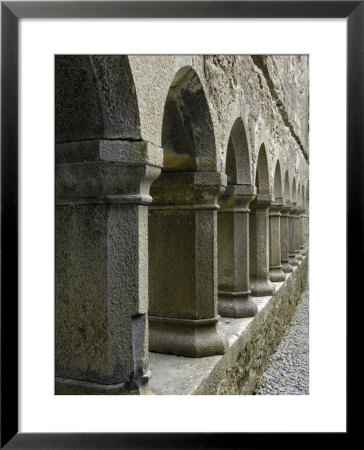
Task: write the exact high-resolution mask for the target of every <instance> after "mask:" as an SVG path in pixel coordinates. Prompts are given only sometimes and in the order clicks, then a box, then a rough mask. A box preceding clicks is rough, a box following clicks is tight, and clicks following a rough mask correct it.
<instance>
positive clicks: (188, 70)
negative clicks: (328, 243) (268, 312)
mask: <svg viewBox="0 0 364 450" xmlns="http://www.w3.org/2000/svg"><path fill="white" fill-rule="evenodd" d="M307 68H308V57H307V56H296V55H288V56H279V57H276V56H267V57H265V56H259V57H255V56H253V57H251V56H249V55H236V56H233V55H207V56H202V55H182V56H173V55H159V56H145V55H134V56H123V55H88V56H87V55H84V56H82V55H81V56H75V55H65V56H57V57H56V142H57V145H56V154H55V157H56V164H57V166H56V227H57V229H56V259H57V261H56V278H57V279H56V310H57V315H58V314H59V317H58V316H57V318H56V319H57V323H56V359H57V361H56V375H57V380H56V392H57V393H60V394H124V393H130V394H145V393H148V392H149V388H148V379H149V377H150V374H149V372H148V364H147V357H146V351H147V347H148V318H147V312H148V294H147V292H148V277H149V278H150V280H149V281H150V282H151V283H152V284H153V288H152V290H151V291H153V292H154V294H153V295H154V297H153V298H154V300H152V301H151V304H152V309H151V310H150V311H153V307H155V315H153V316H151V318H150V335H151V348H152V349H153V348H154V349H157V351H163V352H172V353H176V354H178V355H180V354H184V355H186V356H193V357H199V356H209V358H202V360H201V359H200V361H201V364H202V361H203V360H204V359H205V360H213V359H216V358H217V359H219V360H220V359H221V358H223V359H225V356H224V357H222V356H210V355H222V354H223V353H224V352H225V348H226V338H224V336H223V335H222V334H221V329H224V331H225V332H226V333H227V335H228V336H229V339H231V337H232V335H231V330H229V329H226V327H225V325H228V324H227V323H226V324H225V322H223V321H222V322H221V320H222V319H220V325H221V326H220V325H217V322H216V321H217V317H218V316H217V312H218V311H217V267H219V279H220V280H222V279H223V278H224V280H223V281H222V284H221V287H222V288H223V289H225V290H220V288H219V291H220V292H219V298H220V300H219V302H218V305H219V312H220V314H224V315H228V316H231V317H232V318H231V320H232V321H233V322H234V321H235V320H243V321H244V320H255V318H254V319H251V318H249V319H248V318H246V319H234V317H248V316H253V315H254V314H256V306H255V303H259V302H264V301H265V300H264V299H265V297H259V298H258V297H255V298H254V300H252V299H251V298H249V296H248V292H249V285H248V282H247V280H248V276H247V273H249V272H253V276H252V280H251V288H252V289H253V291H254V293H255V295H268V293H269V292H271V291H272V290H273V285H272V284H271V283H270V282H269V279H268V265H269V263H271V264H270V266H271V268H272V269H273V270H276V269H278V266H279V265H280V261H279V262H277V264H276V263H275V262H274V264H273V259H272V260H271V261H269V256H268V255H270V256H271V257H273V256H274V257H276V258H275V259H277V261H278V258H277V255H278V252H277V250H276V251H274V249H272V246H273V247H275V248H276V249H277V248H278V247H277V246H278V245H279V242H278V241H279V240H280V245H281V246H282V249H281V253H282V258H280V259H282V260H283V259H284V261H283V262H282V266H283V268H284V267H285V268H286V269H288V268H289V267H290V268H291V266H290V265H289V264H288V261H285V260H286V258H284V257H283V256H284V255H283V254H284V250H283V247H284V246H283V245H282V235H284V233H283V234H282V229H281V231H280V233H278V235H279V237H278V240H277V233H276V232H274V229H277V223H274V221H273V222H271V227H269V219H268V215H267V214H266V213H264V214H261V215H260V213H259V212H258V214H255V213H256V211H257V208H256V207H254V205H253V208H252V215H251V218H252V219H251V220H250V224H249V222H248V213H247V212H244V211H237V210H236V207H237V204H236V205H235V206H234V205H233V206H232V205H231V204H229V202H232V203H233V202H234V196H231V198H230V199H229V198H228V196H225V197H224V196H222V197H221V201H220V203H221V206H222V208H221V210H220V211H222V210H223V209H225V213H224V212H221V213H220V212H219V213H218V215H217V211H216V209H217V198H218V197H219V195H220V194H221V192H222V191H223V189H224V187H225V185H226V179H225V176H224V175H221V174H222V173H226V175H227V178H228V184H229V185H236V186H238V185H250V186H251V185H253V184H254V178H255V185H256V186H257V188H258V197H259V195H260V196H264V195H270V193H272V192H274V194H275V198H277V192H276V180H277V176H276V172H277V169H276V172H273V167H277V166H278V165H279V167H280V164H282V167H285V169H286V178H287V192H288V191H289V192H291V191H292V196H291V195H288V196H286V192H285V199H286V200H287V201H289V200H292V201H294V202H296V203H295V205H296V209H297V207H298V208H299V207H300V206H302V208H305V209H307V210H308V198H309V196H308V188H309V187H308V176H309V169H308V154H309V149H308V120H307V117H308V115H307V111H308V70H307ZM161 147H163V151H162V149H161ZM274 161H275V162H276V164H275V166H274V165H273V162H274ZM277 161H278V163H277ZM279 162H280V163H279ZM161 168H162V170H163V172H164V173H163V174H162V176H161V177H160V178H158V180H157V182H155V183H153V184H152V188H151V193H150V192H149V191H150V186H151V183H152V182H153V180H155V179H156V177H157V176H158V175H159V173H160V169H161ZM178 172H179V173H178ZM181 172H182V173H181ZM289 180H293V181H292V183H290V182H289ZM295 180H300V183H299V184H298V189H297V192H296V181H295ZM285 181H286V179H285ZM300 186H301V188H300ZM245 188H247V187H246V186H245ZM228 189H229V188H228ZM239 189H242V188H240V187H239ZM285 190H286V188H285ZM293 192H294V195H293ZM296 194H297V195H296ZM152 197H153V200H154V204H153V207H152V208H150V213H149V214H150V216H151V218H152V217H153V219H152V222H153V223H152V224H151V226H148V217H147V215H148V214H147V208H148V205H149V204H150V202H151V201H152ZM240 200H241V201H242V202H243V203H244V201H248V198H247V197H246V198H243V197H241V199H240ZM305 202H306V203H305ZM243 203H242V205H243ZM231 206H232V209H234V208H235V209H234V212H233V213H231V212H228V210H229V208H230V207H231ZM248 206H249V203H247V204H246V208H245V206H244V208H243V209H247V208H248ZM259 209H260V210H262V208H260V207H259V208H258V210H259ZM217 216H218V221H219V224H220V225H219V230H220V231H222V232H223V239H221V240H220V237H221V236H217V234H216V233H217V232H216V226H217ZM263 216H265V218H264V217H263ZM294 217H296V220H295V219H294ZM291 218H293V223H292V221H291ZM291 218H290V219H288V218H287V222H288V221H290V226H291V225H292V226H293V233H292V242H293V244H292V251H293V261H295V263H296V264H298V262H297V261H296V255H298V254H300V255H303V254H304V253H305V252H306V251H307V249H308V241H307V240H305V239H304V237H305V235H306V227H305V226H304V219H303V211H299V213H298V209H297V211H294V212H291ZM283 222H284V221H283V220H282V217H281V221H280V226H281V228H284V225H283ZM295 222H296V223H295ZM306 222H308V220H306ZM295 225H296V226H295ZM307 225H308V224H307ZM148 228H149V233H150V235H151V236H152V237H153V241H154V242H153V243H152V244H151V249H153V252H154V256H153V252H151V253H150V258H151V259H150V261H149V262H151V261H152V262H153V265H152V266H150V267H151V270H150V273H149V275H148V235H147V233H148ZM287 228H288V227H287ZM295 228H296V233H295ZM249 229H250V237H253V241H254V242H253V243H252V242H250V244H249V245H248V243H247V242H248V238H249ZM238 230H241V231H240V232H239V231H238ZM269 230H270V232H271V237H270V238H269ZM267 233H268V234H267ZM287 233H288V234H289V230H288V229H287ZM229 235H230V236H233V237H234V240H233V241H230V240H229V238H228V236H229ZM217 238H218V239H219V255H220V256H221V260H220V259H218V260H217V259H216V258H217V257H218V258H220V257H219V256H218V255H217V254H216V253H217V242H216V241H217ZM220 241H221V242H220ZM224 242H225V244H224ZM249 247H251V248H254V249H255V251H254V252H253V253H254V254H253V256H251V255H252V252H251V248H250V255H249ZM269 247H271V249H272V250H271V251H269ZM229 254H230V255H233V259H229V256H228V255H229ZM234 258H235V259H234ZM275 259H274V261H275ZM287 259H288V256H287ZM249 260H250V268H249ZM218 263H219V266H217V264H218ZM285 263H287V264H286V266H285ZM304 265H305V261H303V262H302V264H300V265H299V267H298V268H297V269H295V272H294V273H293V274H292V275H289V277H293V275H295V273H298V272H300V271H301V270H302V266H304ZM239 267H240V270H241V272H239ZM220 268H222V270H220ZM224 270H225V271H227V272H229V273H227V272H226V273H225V274H224V275H223V276H220V275H221V274H222V272H223V271H224ZM291 270H292V268H291ZM239 273H241V274H242V276H241V278H240V277H239ZM152 274H153V277H152V276H151V275H152ZM287 283H288V282H286V284H287ZM275 286H277V287H278V290H279V289H280V288H281V285H278V284H277V283H276V284H275ZM284 286H286V285H284ZM289 287H290V285H289V283H288V284H287V289H288V288H289ZM291 288H292V286H291ZM293 289H294V288H293ZM160 299H162V300H161V301H160ZM153 305H154V306H153ZM156 305H157V306H156ZM276 320H278V322H279V319H277V318H276ZM268 323H270V322H269V320H268ZM271 326H273V325H272V324H271ZM250 348H251V347H249V348H247V349H246V350H247V351H246V352H245V353H243V354H241V356H240V358H241V360H242V361H243V363H242V365H245V362H246V363H247V364H249V358H250ZM268 348H269V346H268ZM261 351H263V350H261ZM160 356H165V357H169V358H179V357H177V356H168V355H160ZM259 357H260V356H259ZM229 358H230V356H229ZM183 359H186V358H183ZM262 359H264V358H262ZM194 361H195V362H197V363H198V361H197V360H196V359H194ZM244 361H245V362H244ZM191 364H192V363H191ZM203 364H204V365H203V366H202V365H201V367H200V369H198V367H199V366H198V365H196V366H194V367H195V369H196V370H197V371H198V370H200V371H201V373H202V372H203V368H205V369H206V368H207V367H208V363H207V362H204V363H203ZM206 370H207V369H206ZM228 370H229V377H230V375H231V373H230V372H231V371H232V376H233V378H234V380H240V381H238V384H239V386H240V385H241V378H244V379H245V378H246V374H247V372H246V371H245V369H244V370H243V374H242V373H241V371H240V372H239V371H238V372H239V373H238V372H236V371H234V370H235V369H228ZM224 371H225V367H223V366H221V365H217V366H216V367H214V369H213V370H212V374H213V375H211V376H209V377H208V378H207V379H206V384H205V386H204V388H203V389H204V390H205V391H206V392H207V391H209V389H210V390H212V391H213V389H214V388H212V386H214V381H213V380H215V379H217V378H218V377H220V382H221V384H220V386H219V387H218V389H217V391H218V392H219V393H227V392H229V393H231V392H232V391H234V392H241V393H242V390H240V389H237V388H235V387H231V388H230V386H232V385H233V384H234V382H235V381H231V380H230V381H229V382H228V383H227V384H226V383H225V382H224V381H221V380H222V378H224V376H223V375H222V374H223V373H224ZM225 373H226V371H225ZM191 376H192V374H191ZM221 376H222V378H221ZM205 378H206V377H205ZM183 382H184V381H182V383H183ZM186 382H187V381H186ZM201 389H202V388H201ZM230 391H231V392H230Z"/></svg>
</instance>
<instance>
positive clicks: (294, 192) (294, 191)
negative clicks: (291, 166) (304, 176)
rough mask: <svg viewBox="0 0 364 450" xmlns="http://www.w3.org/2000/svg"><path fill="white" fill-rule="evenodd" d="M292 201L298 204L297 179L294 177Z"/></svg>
mask: <svg viewBox="0 0 364 450" xmlns="http://www.w3.org/2000/svg"><path fill="white" fill-rule="evenodd" d="M291 200H292V202H296V201H297V187H296V177H293V181H292V194H291Z"/></svg>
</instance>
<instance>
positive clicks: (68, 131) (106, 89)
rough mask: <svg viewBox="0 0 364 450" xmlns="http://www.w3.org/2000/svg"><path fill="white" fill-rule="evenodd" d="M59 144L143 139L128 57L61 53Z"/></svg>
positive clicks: (57, 67) (58, 70) (57, 80)
mask: <svg viewBox="0 0 364 450" xmlns="http://www.w3.org/2000/svg"><path fill="white" fill-rule="evenodd" d="M55 100H56V101H55V109H56V114H55V117H56V123H55V128H56V143H61V142H72V141H81V140H86V139H87V140H89V139H104V138H105V139H108V138H109V139H118V138H121V139H131V140H133V139H141V134H140V117H139V108H138V102H137V97H136V90H135V84H134V79H133V75H132V71H131V68H130V64H129V58H128V56H123V55H121V56H118V55H106V56H89V55H57V56H56V58H55Z"/></svg>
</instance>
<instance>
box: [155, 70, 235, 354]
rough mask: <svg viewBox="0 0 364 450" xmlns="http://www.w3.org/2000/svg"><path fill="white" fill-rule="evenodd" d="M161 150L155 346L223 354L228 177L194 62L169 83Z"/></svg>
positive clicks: (157, 184) (181, 351) (169, 350)
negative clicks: (219, 275) (220, 306)
mask: <svg viewBox="0 0 364 450" xmlns="http://www.w3.org/2000/svg"><path fill="white" fill-rule="evenodd" d="M162 147H163V152H164V163H163V168H162V173H161V175H160V177H159V178H158V179H157V180H156V181H155V182H154V183H153V185H152V187H151V195H152V197H153V205H152V206H151V207H150V211H149V219H150V222H149V330H150V334H149V336H150V350H151V351H156V352H160V353H172V354H175V355H180V356H192V357H201V356H211V355H216V354H223V353H224V352H225V346H226V344H227V342H226V338H225V337H223V336H222V335H220V334H219V332H218V328H217V285H216V280H215V279H214V276H215V274H216V272H217V217H216V216H217V208H218V205H217V199H218V196H219V195H220V193H221V191H222V186H226V176H225V175H223V174H221V173H218V172H217V153H216V145H215V133H214V128H213V123H212V120H211V116H210V111H209V106H208V103H207V99H206V96H205V92H204V89H203V87H202V84H201V81H200V79H199V77H198V75H197V73H196V72H195V70H194V69H192V67H190V66H185V67H183V68H182V69H180V70H179V71H178V72H177V74H176V76H175V77H174V80H173V82H172V84H171V86H170V88H169V91H168V95H167V98H166V103H165V107H164V115H163V124H162ZM161 236H163V238H162V239H161ZM202 261H203V263H201V262H202Z"/></svg>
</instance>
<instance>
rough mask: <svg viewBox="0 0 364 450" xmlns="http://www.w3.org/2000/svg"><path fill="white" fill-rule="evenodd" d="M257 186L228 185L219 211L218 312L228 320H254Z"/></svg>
mask: <svg viewBox="0 0 364 450" xmlns="http://www.w3.org/2000/svg"><path fill="white" fill-rule="evenodd" d="M255 194H256V188H255V186H250V185H236V184H235V185H234V184H232V185H229V186H228V187H227V189H226V190H225V192H224V193H223V195H222V196H221V197H220V200H219V204H220V210H219V212H218V227H217V228H218V311H219V314H221V315H222V316H225V317H253V316H255V315H256V313H257V311H258V310H257V307H256V305H255V303H254V302H253V301H252V300H251V298H250V289H249V204H250V202H251V201H252V200H253V198H254V197H255Z"/></svg>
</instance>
